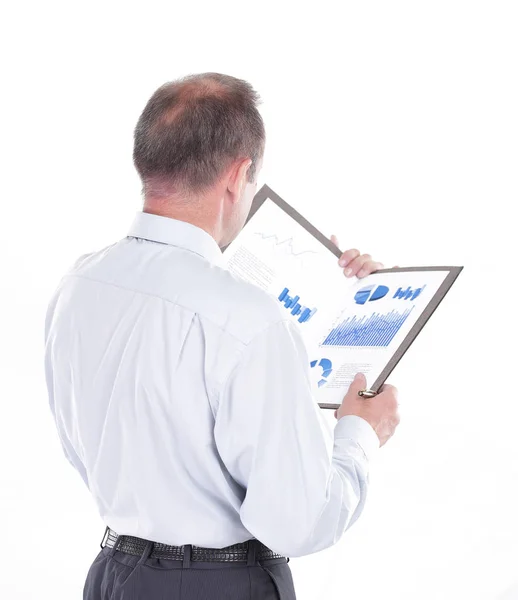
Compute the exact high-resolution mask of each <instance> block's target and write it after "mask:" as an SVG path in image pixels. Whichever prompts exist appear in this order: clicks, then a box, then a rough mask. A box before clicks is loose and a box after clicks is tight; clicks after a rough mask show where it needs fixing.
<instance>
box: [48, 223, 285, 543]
mask: <svg viewBox="0 0 518 600" xmlns="http://www.w3.org/2000/svg"><path fill="white" fill-rule="evenodd" d="M162 221H167V223H166V225H168V227H166V228H164V227H162V235H163V237H162V238H161V239H163V240H164V241H165V240H167V239H169V240H171V241H175V240H174V239H172V238H174V237H176V238H177V239H176V242H177V243H180V244H182V243H186V244H187V246H190V248H191V249H190V250H189V249H187V248H186V247H185V246H184V247H179V246H175V245H171V244H167V243H160V242H157V241H150V240H147V239H142V238H137V237H127V238H124V239H122V240H120V241H119V242H117V243H116V244H113V245H111V246H109V247H107V248H105V249H103V250H101V251H99V252H96V253H93V254H90V255H86V256H84V257H81V258H80V259H79V260H78V261H77V262H76V264H75V265H74V267H73V268H72V269H71V271H70V272H69V274H68V275H67V276H66V277H64V279H63V281H62V283H61V284H60V287H59V290H58V293H57V295H56V296H55V297H54V298H53V301H52V305H51V307H50V311H49V320H48V323H47V326H48V327H49V328H50V329H49V331H48V332H47V336H48V337H47V347H46V351H47V353H46V365H47V374H48V375H49V381H50V382H51V384H52V394H51V402H52V403H54V410H55V413H56V415H57V417H58V423H59V424H60V426H61V427H60V432H61V434H62V436H63V437H64V440H63V442H64V444H65V447H66V448H67V449H68V450H69V452H70V455H71V457H73V459H74V462H76V461H77V460H79V461H80V464H79V465H76V466H79V467H80V468H81V469H84V474H85V477H86V478H87V479H85V482H87V483H88V485H89V488H90V491H91V492H92V494H93V496H94V498H95V500H96V502H97V505H98V508H99V511H100V514H101V516H102V517H103V519H104V520H106V521H107V522H109V523H110V524H111V526H112V527H113V528H114V529H115V530H117V531H133V532H134V534H135V535H139V536H141V537H144V538H147V539H155V540H158V541H161V542H164V543H169V544H176V545H181V544H184V543H193V544H196V545H200V546H209V547H213V546H217V544H218V543H221V542H222V541H223V542H224V543H225V545H227V542H228V545H230V544H231V543H234V542H235V538H236V535H237V536H238V537H242V538H243V539H248V538H249V537H250V536H249V534H248V533H247V532H246V530H244V528H242V527H240V526H239V506H240V504H241V502H242V500H243V497H244V491H243V489H242V488H240V486H239V485H238V484H237V483H236V482H234V481H233V480H232V478H231V477H229V475H228V472H227V471H226V468H225V467H224V465H223V464H222V463H221V459H220V458H219V456H218V452H217V449H216V447H215V444H214V415H215V413H216V411H217V403H218V399H219V394H220V388H221V386H222V385H223V384H224V382H225V381H226V378H227V377H228V374H229V373H230V371H231V370H232V368H233V367H234V364H235V362H236V359H237V357H238V355H239V352H240V351H241V349H242V347H243V345H245V344H246V343H247V342H248V341H249V340H250V339H251V338H252V337H253V336H254V335H255V334H256V333H257V332H258V331H260V329H261V328H264V327H267V326H268V324H269V323H270V322H274V321H275V320H281V319H282V314H281V311H280V309H278V307H277V305H276V304H275V303H274V301H273V300H272V299H270V297H269V296H267V295H266V294H265V293H263V292H262V291H261V290H259V289H256V288H255V287H253V286H251V285H249V284H247V283H245V282H241V281H238V280H237V279H236V278H235V277H233V276H232V275H231V274H230V273H229V272H228V271H226V270H224V269H222V268H220V267H218V266H217V265H215V264H214V263H215V262H216V263H217V260H218V253H219V255H220V257H221V252H220V251H219V249H218V248H217V245H216V243H215V242H214V241H213V240H211V239H210V236H208V234H204V232H202V231H201V230H200V229H198V228H195V227H193V226H191V225H189V224H187V223H181V222H178V221H173V220H172V219H167V218H165V217H159V216H155V215H150V214H146V213H139V215H138V217H137V219H136V222H135V224H134V227H133V230H132V232H134V233H135V235H137V234H138V235H143V236H145V235H146V227H148V228H149V227H150V226H152V225H153V224H154V225H155V226H158V228H159V229H160V225H162V226H163V225H164V224H163V223H162ZM155 231H156V229H155ZM188 236H189V242H187V237H188ZM190 236H193V237H190ZM155 237H160V236H159V235H158V236H156V235H155ZM182 239H183V241H181V240H182ZM201 254H205V256H202V255H201ZM206 257H208V258H209V259H210V260H207V258H206ZM246 401H247V399H246V398H243V402H246ZM157 427H158V429H157ZM180 458H181V460H180ZM207 490H210V491H211V492H212V493H213V494H214V497H215V498H216V496H220V495H221V496H222V497H224V498H226V501H223V500H219V499H217V500H215V501H213V502H210V501H209V502H208V501H207V498H206V495H205V494H204V493H203V492H206V491H207ZM160 515H164V518H162V519H161V518H160ZM177 515H182V518H181V519H180V518H178V516H177ZM189 515H192V518H193V521H194V522H196V523H197V524H198V525H199V527H197V528H196V529H194V530H193V527H192V522H193V521H191V520H190V519H189ZM236 528H237V531H236Z"/></svg>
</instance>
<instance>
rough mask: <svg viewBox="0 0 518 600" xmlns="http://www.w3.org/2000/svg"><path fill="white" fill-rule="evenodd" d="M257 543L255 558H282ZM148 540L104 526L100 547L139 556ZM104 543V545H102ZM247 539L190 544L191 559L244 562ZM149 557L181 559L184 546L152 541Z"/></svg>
mask: <svg viewBox="0 0 518 600" xmlns="http://www.w3.org/2000/svg"><path fill="white" fill-rule="evenodd" d="M105 542H106V543H105ZM255 542H256V544H257V549H256V558H257V560H267V559H269V558H284V557H283V556H282V555H281V554H275V552H273V551H272V550H270V549H269V548H268V546H265V545H264V544H263V543H261V542H259V541H258V540H255ZM147 543H148V540H145V539H143V538H139V537H134V536H132V535H118V534H117V533H115V531H113V530H112V529H110V528H109V527H106V531H105V532H104V536H103V539H102V541H101V548H104V546H108V547H109V548H113V547H115V546H116V548H115V549H116V550H118V551H119V552H125V553H126V554H133V555H135V556H141V555H142V553H143V552H144V550H145V549H146V546H147ZM103 544H104V545H103ZM248 546H249V544H248V540H247V541H246V542H242V543H240V544H234V545H233V546H226V547H225V548H202V547H200V546H191V560H192V561H203V562H246V561H247V557H248ZM149 557H150V558H165V559H168V560H183V559H184V546H168V545H167V544H162V543H160V542H153V549H152V551H151V554H150V555H149Z"/></svg>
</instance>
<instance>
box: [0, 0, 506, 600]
mask: <svg viewBox="0 0 518 600" xmlns="http://www.w3.org/2000/svg"><path fill="white" fill-rule="evenodd" d="M515 9H516V3H515V2H504V1H498V0H493V1H487V2H480V1H477V0H470V1H469V2H468V1H465V2H460V1H455V0H448V1H442V0H436V1H435V2H421V1H415V0H414V1H408V2H400V1H393V2H354V3H352V2H351V3H346V2H330V1H325V0H322V1H320V2H317V3H305V2H301V1H299V2H283V1H281V0H277V1H276V2H272V3H270V2H264V1H263V2H242V1H241V2H233V1H232V2H229V1H223V2H203V3H201V2H198V3H195V2H193V3H182V4H179V3H176V2H172V1H170V2H167V3H166V2H163V3H160V2H153V1H149V0H148V1H146V2H140V3H131V2H124V3H123V2H120V1H119V2H108V1H104V2H98V1H96V2H92V1H91V2H88V3H86V2H84V3H79V2H53V1H49V2H34V1H32V2H18V3H14V2H13V3H11V5H10V7H9V8H7V9H4V14H3V15H2V17H1V18H0V23H1V25H0V27H1V31H0V34H1V35H0V40H1V41H0V44H1V46H2V47H1V51H2V58H3V61H2V62H3V66H2V94H1V96H0V102H1V104H2V106H1V109H2V111H1V118H2V128H1V157H0V158H1V165H2V212H1V216H0V219H1V236H0V244H1V248H0V261H1V273H2V277H1V279H0V285H1V289H0V303H1V311H0V332H1V340H2V343H1V346H0V351H1V356H0V359H1V360H0V369H1V373H0V386H1V398H2V408H3V411H2V418H1V420H0V427H1V430H0V434H1V435H0V452H1V459H2V464H1V471H2V483H1V487H0V502H1V511H2V527H1V534H0V535H1V537H2V542H1V544H0V547H1V550H0V552H1V554H2V556H1V560H2V567H1V572H2V575H1V577H0V596H1V597H2V598H6V599H7V598H8V599H9V600H19V599H24V600H27V599H30V600H41V599H46V598H53V599H63V600H65V599H66V600H70V599H76V598H80V597H81V591H82V586H83V584H84V579H85V577H86V573H87V570H88V568H89V566H90V563H91V561H92V560H93V558H94V556H96V554H97V552H98V551H99V542H100V539H101V537H102V534H103V532H104V526H103V523H102V522H101V520H100V518H99V517H98V515H97V513H96V510H95V508H94V505H93V502H92V501H91V499H90V496H89V493H88V490H87V489H86V488H85V487H84V484H83V483H82V481H81V480H80V477H79V475H78V474H77V473H75V472H74V470H73V469H72V467H71V466H70V465H69V464H68V463H67V462H66V459H65V457H64V455H63V454H62V453H61V448H60V447H59V442H58V438H57V434H56V432H55V428H54V424H53V422H52V421H51V414H50V410H49V408H48V404H47V397H46V389H45V384H44V379H43V360H42V357H43V345H42V343H43V319H44V312H45V309H46V306H47V302H48V300H49V297H50V295H51V293H52V291H53V290H54V288H55V287H56V285H57V283H58V281H59V279H60V278H61V276H62V275H63V274H64V272H65V270H66V269H67V268H68V267H69V266H70V265H71V264H72V262H73V261H74V260H75V259H76V258H77V257H78V256H79V255H80V254H83V253H86V252H91V251H93V250H96V249H99V248H101V247H103V246H106V245H109V244H111V243H113V242H114V241H116V240H117V239H120V238H121V237H123V236H125V235H126V232H127V230H128V228H129V226H130V224H131V221H132V219H133V216H134V213H135V211H137V210H139V209H140V207H141V204H140V186H139V181H138V179H137V176H136V174H135V173H134V171H133V167H132V162H131V152H132V130H133V127H134V125H135V122H136V120H137V118H138V116H139V114H140V111H141V110H142V109H143V107H144V104H145V103H146V101H147V99H148V98H149V96H150V95H151V93H152V92H153V91H154V90H155V88H156V87H158V86H159V85H161V84H162V83H164V82H165V81H168V80H171V79H174V78H175V77H178V76H181V75H185V74H188V73H193V72H202V71H218V72H222V73H228V74H232V75H235V76H238V77H242V78H245V79H247V80H249V81H250V82H251V83H252V84H253V85H254V86H255V87H256V88H257V89H258V90H259V91H260V93H261V94H262V97H263V105H262V109H261V110H262V113H263V116H264V119H265V122H266V127H267V135H268V142H267V155H266V161H265V166H264V170H263V174H262V177H261V183H263V182H267V183H268V184H269V185H270V186H271V187H272V188H273V189H274V190H275V191H277V193H279V194H280V195H281V196H282V197H284V198H285V199H286V200H287V201H288V202H290V203H292V204H293V205H294V206H295V207H296V208H297V209H298V210H300V211H301V212H302V213H303V214H304V215H305V216H306V217H307V218H309V219H310V220H311V221H313V222H314V223H315V224H316V225H317V226H318V227H319V228H320V229H321V230H322V231H323V232H325V233H326V234H328V235H331V233H336V234H337V235H338V236H339V239H340V242H341V246H342V248H343V249H346V248H352V247H357V248H359V249H360V250H361V251H362V252H369V253H370V254H372V256H373V257H375V258H376V259H379V260H381V261H382V262H384V263H385V265H386V266H393V265H395V264H398V265H400V266H408V265H418V266H419V265H464V267H465V268H464V271H463V272H462V273H461V275H460V277H459V278H458V280H457V282H456V283H455V285H454V287H453V288H452V291H451V292H450V294H449V295H448V297H447V298H446V299H445V301H444V302H443V303H442V304H441V306H439V308H438V309H437V311H436V313H434V315H433V316H432V318H431V321H430V322H429V324H428V325H427V327H426V328H425V330H423V332H422V334H421V335H420V337H419V338H418V340H417V341H416V342H415V344H414V346H412V348H411V349H410V351H409V352H408V353H407V355H406V356H405V357H404V360H403V361H402V362H401V363H400V365H399V366H398V367H397V369H396V370H395V371H394V373H393V374H392V376H391V377H390V379H389V381H390V383H392V384H394V385H396V386H397V387H398V389H399V392H400V401H401V413H402V421H401V425H400V427H399V429H398V431H397V434H396V436H395V437H394V438H393V439H392V440H390V442H389V443H388V444H387V445H386V446H385V447H384V448H383V449H382V450H381V451H380V453H379V455H378V459H377V460H376V461H375V464H374V465H373V467H372V475H371V479H372V487H371V490H370V496H369V499H368V501H367V507H366V509H365V511H364V514H363V515H362V517H361V518H360V520H359V521H358V523H357V524H356V525H354V526H353V528H352V529H351V530H350V531H348V532H346V534H345V536H344V537H343V538H342V540H341V541H340V542H339V543H338V544H337V545H336V546H334V547H333V548H330V549H328V550H326V551H324V552H321V553H318V554H315V555H311V556H307V557H304V558H299V559H293V560H292V561H291V562H290V566H291V568H292V571H293V575H294V579H295V585H296V590H297V594H298V598H299V600H310V599H311V600H312V599H318V600H320V599H326V600H342V599H344V598H348V599H353V598H354V600H370V599H380V598H383V599H384V600H415V599H417V598H418V599H419V600H458V599H464V598H465V599H469V600H478V599H481V600H482V599H484V600H504V598H505V600H511V599H515V598H518V573H517V567H516V564H517V559H518V515H517V508H516V507H517V506H518V490H517V488H518V483H517V480H518V460H517V455H518V450H517V444H516V437H517V436H516V423H517V417H518V410H517V407H516V404H517V400H518V398H517V396H518V394H517V392H516V358H517V353H516V343H515V342H516V334H517V328H516V316H515V315H516V298H517V295H516V292H517V287H516V264H517V258H518V257H517V253H516V249H515V248H516V246H515V225H514V224H515V220H514V218H513V216H512V215H513V214H516V201H517V176H516V168H517V159H518V119H517V115H518V109H517V107H518V92H517V62H518V60H517V56H518V43H517V35H516V31H517V25H518V22H517V18H516V11H515ZM337 268H338V267H337ZM328 417H329V418H330V419H332V415H330V414H329V415H328ZM181 518H182V517H181V515H174V514H172V515H171V519H181ZM513 586H514V587H513ZM513 589H514V592H513Z"/></svg>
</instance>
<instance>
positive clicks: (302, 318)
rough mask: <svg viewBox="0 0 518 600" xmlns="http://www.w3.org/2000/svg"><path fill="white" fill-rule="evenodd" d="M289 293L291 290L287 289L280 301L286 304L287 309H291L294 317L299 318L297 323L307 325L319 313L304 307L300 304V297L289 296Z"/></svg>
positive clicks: (282, 293)
mask: <svg viewBox="0 0 518 600" xmlns="http://www.w3.org/2000/svg"><path fill="white" fill-rule="evenodd" d="M289 291H290V290H289V289H288V288H286V287H285V288H284V289H283V290H282V292H281V293H280V295H279V298H278V299H279V301H280V302H282V303H283V304H284V307H285V308H287V309H289V311H290V312H291V314H292V315H293V316H295V317H297V316H298V319H297V321H298V322H299V323H305V322H306V321H309V320H310V319H311V317H312V316H313V315H314V314H315V313H316V312H317V309H316V308H308V307H307V306H302V305H301V304H300V302H299V300H300V296H289Z"/></svg>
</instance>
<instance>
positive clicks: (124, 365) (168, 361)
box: [45, 73, 399, 600]
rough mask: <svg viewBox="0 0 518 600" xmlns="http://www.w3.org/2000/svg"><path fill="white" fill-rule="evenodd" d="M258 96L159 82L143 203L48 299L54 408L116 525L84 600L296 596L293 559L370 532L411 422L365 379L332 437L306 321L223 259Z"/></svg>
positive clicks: (209, 76) (388, 392)
mask: <svg viewBox="0 0 518 600" xmlns="http://www.w3.org/2000/svg"><path fill="white" fill-rule="evenodd" d="M257 102H258V96H257V94H256V93H255V92H254V91H253V89H252V88H251V86H250V85H249V84H248V83H246V82H244V81H241V80H239V79H235V78H233V77H229V76H225V75H220V74H215V73H206V74H202V75H195V76H190V77H187V78H184V79H181V80H179V81H176V82H172V83H168V84H166V85H164V86H162V87H161V88H159V89H158V90H157V91H156V92H155V94H154V95H153V96H152V97H151V99H150V100H149V102H148V104H147V106H146V107H145V109H144V111H143V113H142V115H141V116H140V119H139V121H138V124H137V126H136V129H135V146H134V163H135V166H136V169H137V171H138V173H139V175H140V177H141V179H142V183H143V195H144V207H143V211H141V212H138V213H137V215H136V218H135V220H134V222H133V224H132V226H131V228H130V230H129V232H128V235H127V237H125V238H123V239H121V240H120V241H118V242H116V243H114V244H112V245H111V246H108V247H107V248H104V249H102V250H100V251H98V252H94V253H92V254H87V255H84V256H82V257H80V258H79V259H78V260H77V261H76V263H75V264H74V265H73V267H72V268H71V269H70V271H69V272H68V273H67V274H66V275H65V276H64V277H63V279H62V280H61V282H60V284H59V286H58V288H57V290H56V292H55V294H54V295H53V297H52V299H51V301H50V304H49V309H48V313H47V318H46V324H45V342H46V346H45V367H46V377H47V385H48V391H49V400H50V407H51V410H52V414H53V416H54V418H55V421H56V426H57V429H58V433H59V436H60V440H61V443H62V446H63V449H64V452H65V454H66V457H67V458H68V460H69V461H70V462H71V463H72V465H73V466H74V467H75V468H76V469H77V471H78V472H79V474H80V475H81V477H82V478H83V481H84V482H85V484H86V485H87V486H88V488H89V490H90V492H91V493H92V496H93V498H94V501H95V503H96V505H97V508H98V511H99V514H100V516H101V518H102V519H103V522H104V523H105V525H106V531H105V536H104V537H103V540H102V542H101V551H100V552H99V554H98V555H97V557H96V558H95V560H94V562H93V564H92V565H91V567H90V569H89V571H88V575H87V578H86V582H85V586H84V590H83V598H84V600H101V599H105V598H108V597H109V598H110V599H111V600H116V599H119V598H120V599H122V598H132V600H136V599H140V598H142V599H146V600H153V599H158V598H160V599H161V598H166V597H167V598H169V599H171V600H173V599H176V598H178V599H180V598H181V599H185V600H194V599H195V598H196V599H198V598H200V599H201V598H207V599H211V600H223V599H224V600H241V599H245V598H246V599H250V598H254V599H255V598H257V599H259V598H261V599H270V598H271V599H274V598H281V599H282V600H293V599H294V598H295V591H294V586H293V580H292V577H291V571H290V568H289V565H288V561H289V557H294V556H303V555H306V554H310V553H313V552H318V551H319V550H322V549H324V548H327V547H329V546H331V545H333V544H335V543H336V542H338V540H339V539H340V537H341V536H342V534H343V533H344V531H345V530H346V529H347V528H348V527H350V526H351V525H352V524H353V523H354V522H355V521H356V519H357V518H358V516H359V515H360V513H361V511H362V509H363V506H364V502H365V495H366V491H367V480H368V465H369V460H370V458H371V457H372V455H373V454H374V453H375V452H376V450H377V449H378V447H379V446H380V445H383V444H384V443H385V442H386V441H387V439H388V438H389V437H390V436H391V435H392V434H393V432H394V429H395V427H396V426H397V423H398V420H399V417H398V415H397V402H396V389H395V388H394V387H393V386H390V385H385V386H384V388H383V389H382V391H381V393H379V394H378V396H377V397H375V398H374V399H371V400H365V399H362V398H361V397H360V396H359V395H358V391H359V390H360V389H362V388H364V387H365V385H366V382H365V378H364V377H363V376H362V375H360V376H358V375H357V377H356V378H355V380H354V382H353V383H352V385H351V388H350V390H349V391H348V393H347V395H346V396H345V398H344V401H343V404H342V405H341V407H340V408H339V409H338V410H337V411H336V413H335V416H336V418H337V419H338V421H337V424H336V427H335V429H334V436H333V438H332V437H331V436H330V435H329V431H328V430H326V423H325V421H324V419H323V417H322V414H321V412H320V409H319V408H318V405H317V403H316V401H315V399H314V398H313V396H312V386H311V383H310V376H309V359H308V356H307V354H306V349H305V347H304V344H303V342H302V340H301V337H300V335H299V332H298V329H297V326H296V324H294V323H293V322H292V321H291V320H290V319H289V318H287V317H286V311H284V310H282V307H281V305H280V304H279V303H278V302H277V301H276V300H275V299H274V298H273V297H270V296H269V295H268V294H266V293H265V292H264V291H263V290H261V289H259V288H257V287H255V286H253V285H251V284H249V283H246V282H244V281H241V280H239V279H237V278H236V277H235V276H234V275H232V274H231V273H229V272H228V271H227V270H225V268H224V266H223V263H222V253H221V250H220V248H223V247H225V246H226V245H227V244H229V243H230V242H231V241H232V240H233V239H234V238H235V236H236V235H237V233H238V232H239V231H240V229H241V228H242V226H243V224H244V222H245V220H246V217H247V215H248V212H249V208H250V204H251V201H252V199H253V196H254V194H255V192H256V187H257V184H256V181H257V174H258V172H259V170H260V167H261V163H262V156H263V150H264V140H265V134H264V126H263V122H262V119H261V117H260V114H259V112H258V110H257ZM345 263H347V264H345ZM341 265H342V266H346V267H347V268H348V269H350V270H351V272H350V273H349V275H350V276H358V277H361V276H364V275H365V274H368V273H370V272H372V271H374V270H376V269H379V268H381V267H382V265H381V263H378V262H375V261H373V260H371V257H370V256H369V255H367V254H360V253H359V251H357V250H350V251H348V252H345V253H344V254H343V256H342V259H341Z"/></svg>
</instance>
